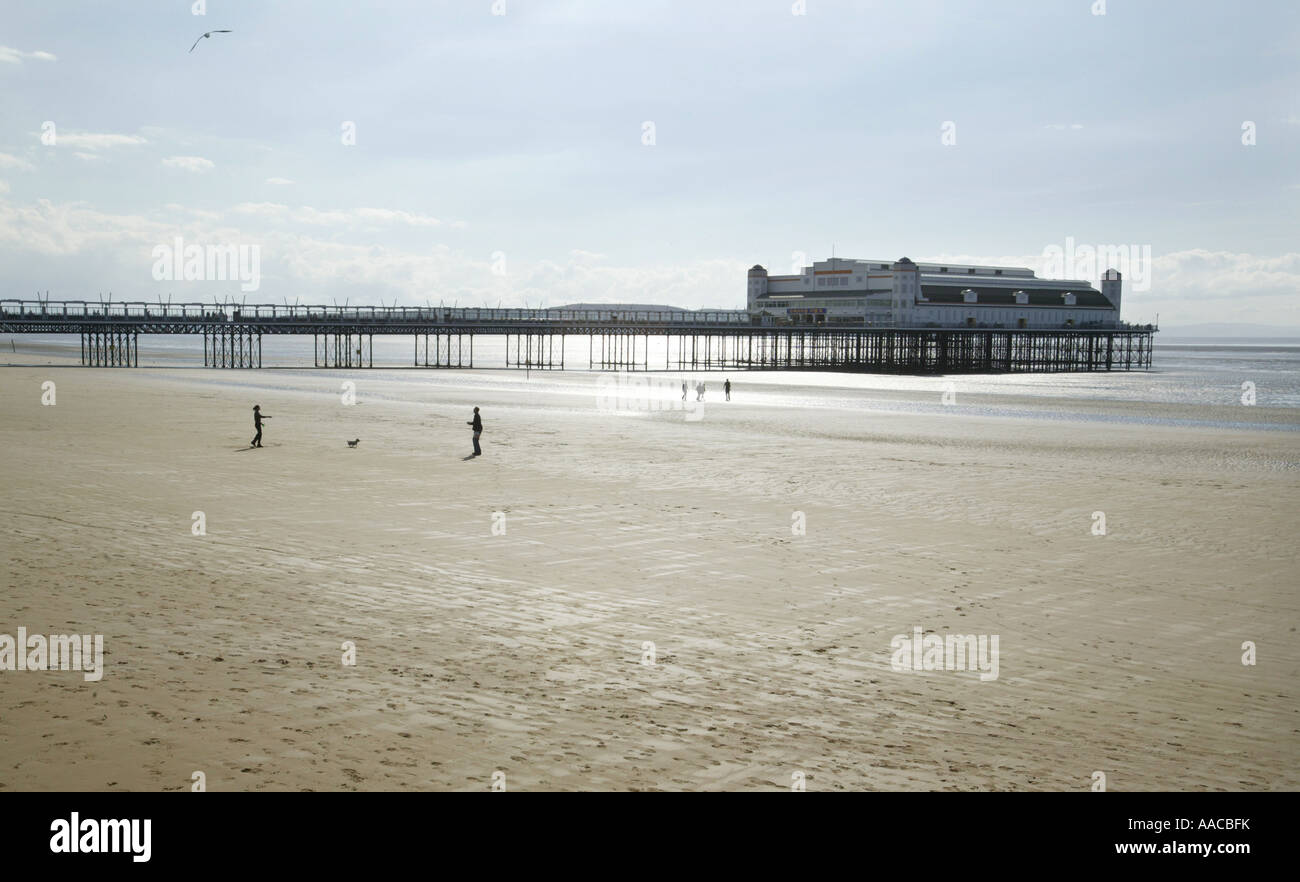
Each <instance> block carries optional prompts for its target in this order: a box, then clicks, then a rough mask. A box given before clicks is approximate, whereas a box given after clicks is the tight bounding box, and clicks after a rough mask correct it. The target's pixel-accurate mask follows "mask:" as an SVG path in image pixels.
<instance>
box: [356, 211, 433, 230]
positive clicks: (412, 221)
mask: <svg viewBox="0 0 1300 882" xmlns="http://www.w3.org/2000/svg"><path fill="white" fill-rule="evenodd" d="M357 216H358V217H360V218H364V219H365V220H372V221H381V222H383V223H400V224H406V225H407V226H411V227H438V226H441V225H442V221H440V220H438V219H437V218H436V217H429V216H428V215H424V214H412V213H411V212H409V211H394V210H393V209H390V208H358V209H357Z"/></svg>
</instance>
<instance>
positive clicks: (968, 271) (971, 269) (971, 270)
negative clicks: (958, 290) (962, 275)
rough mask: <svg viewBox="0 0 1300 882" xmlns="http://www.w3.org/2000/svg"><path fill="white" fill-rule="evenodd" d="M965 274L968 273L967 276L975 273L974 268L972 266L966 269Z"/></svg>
mask: <svg viewBox="0 0 1300 882" xmlns="http://www.w3.org/2000/svg"><path fill="white" fill-rule="evenodd" d="M966 275H968V276H973V275H975V268H974V267H972V268H970V269H968V270H966Z"/></svg>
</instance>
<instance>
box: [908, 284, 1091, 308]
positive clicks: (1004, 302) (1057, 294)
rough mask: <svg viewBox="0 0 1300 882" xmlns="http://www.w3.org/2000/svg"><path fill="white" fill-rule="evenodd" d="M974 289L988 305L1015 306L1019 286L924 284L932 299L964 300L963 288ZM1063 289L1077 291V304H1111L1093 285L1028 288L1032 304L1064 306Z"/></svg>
mask: <svg viewBox="0 0 1300 882" xmlns="http://www.w3.org/2000/svg"><path fill="white" fill-rule="evenodd" d="M967 290H969V291H974V292H975V295H976V302H977V303H980V304H983V305H986V306H1015V305H1016V290H1015V289H1014V288H1003V287H997V288H981V287H978V286H975V285H962V284H957V285H922V286H921V294H922V295H923V296H924V297H925V299H926V300H928V301H930V302H931V303H964V302H965V300H964V298H963V297H962V292H963V291H967ZM1062 291H1068V292H1069V293H1071V294H1073V295H1074V305H1075V306H1110V305H1111V304H1110V301H1109V300H1107V299H1106V298H1105V297H1103V296H1102V295H1101V292H1100V291H1097V290H1095V289H1093V288H1069V287H1067V286H1062V287H1061V288H1060V289H1059V290H1047V291H1040V290H1028V291H1026V292H1025V293H1026V294H1028V295H1029V305H1030V306H1064V305H1065V301H1064V300H1063V299H1062V298H1061V293H1062Z"/></svg>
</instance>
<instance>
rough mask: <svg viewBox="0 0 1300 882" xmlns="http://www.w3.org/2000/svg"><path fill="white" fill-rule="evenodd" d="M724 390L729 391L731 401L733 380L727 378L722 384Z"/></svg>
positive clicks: (728, 396)
mask: <svg viewBox="0 0 1300 882" xmlns="http://www.w3.org/2000/svg"><path fill="white" fill-rule="evenodd" d="M722 391H723V392H726V393H727V400H728V401H730V400H731V380H727V381H726V382H725V383H723V384H722Z"/></svg>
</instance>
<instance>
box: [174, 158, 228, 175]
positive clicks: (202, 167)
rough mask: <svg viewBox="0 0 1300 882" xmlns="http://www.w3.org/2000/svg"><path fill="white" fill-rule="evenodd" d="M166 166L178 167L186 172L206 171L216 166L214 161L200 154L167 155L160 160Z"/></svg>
mask: <svg viewBox="0 0 1300 882" xmlns="http://www.w3.org/2000/svg"><path fill="white" fill-rule="evenodd" d="M162 164H163V165H165V166H167V167H168V168H179V169H181V170H182V171H187V172H195V173H199V172H206V171H211V170H212V169H214V168H216V163H214V162H213V161H212V160H211V159H204V158H203V157H202V156H169V157H167V158H166V159H164V160H163V161H162Z"/></svg>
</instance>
